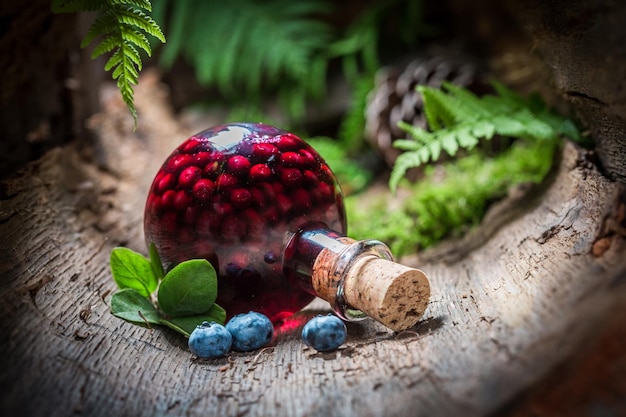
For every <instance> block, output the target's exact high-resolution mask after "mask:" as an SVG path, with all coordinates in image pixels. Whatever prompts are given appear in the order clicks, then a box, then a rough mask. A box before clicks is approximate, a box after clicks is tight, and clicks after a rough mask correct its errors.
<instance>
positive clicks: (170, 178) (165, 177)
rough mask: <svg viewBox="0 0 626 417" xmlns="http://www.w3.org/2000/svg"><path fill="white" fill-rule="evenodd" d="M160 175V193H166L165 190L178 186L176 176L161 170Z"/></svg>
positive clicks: (157, 181)
mask: <svg viewBox="0 0 626 417" xmlns="http://www.w3.org/2000/svg"><path fill="white" fill-rule="evenodd" d="M159 174H160V176H158V177H157V179H156V191H157V193H159V194H162V193H164V192H165V191H167V190H169V189H171V188H174V187H175V186H176V177H174V175H172V174H169V173H164V172H161V173H159Z"/></svg>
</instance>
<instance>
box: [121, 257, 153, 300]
mask: <svg viewBox="0 0 626 417" xmlns="http://www.w3.org/2000/svg"><path fill="white" fill-rule="evenodd" d="M111 272H112V273H113V280H114V281H115V283H116V284H117V286H118V287H119V288H120V289H124V288H133V289H135V290H137V292H139V294H141V295H142V296H144V297H150V294H152V292H154V290H156V288H157V285H158V279H157V277H156V275H155V274H154V272H153V271H152V266H151V264H150V261H149V260H148V259H146V258H145V257H143V256H142V255H141V254H139V253H137V252H135V251H133V250H131V249H128V248H122V247H118V248H114V249H113V250H112V251H111Z"/></svg>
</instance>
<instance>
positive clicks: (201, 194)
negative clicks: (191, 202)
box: [193, 178, 215, 201]
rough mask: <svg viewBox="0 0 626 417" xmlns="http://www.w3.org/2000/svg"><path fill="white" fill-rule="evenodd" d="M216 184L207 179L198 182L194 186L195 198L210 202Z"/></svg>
mask: <svg viewBox="0 0 626 417" xmlns="http://www.w3.org/2000/svg"><path fill="white" fill-rule="evenodd" d="M214 188H215V184H214V183H213V181H211V180H208V179H206V178H203V179H200V180H198V181H197V182H196V183H195V184H194V186H193V196H194V197H195V198H196V199H197V200H199V201H209V200H210V199H211V195H212V194H213V189H214Z"/></svg>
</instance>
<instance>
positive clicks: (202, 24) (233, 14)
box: [155, 0, 331, 114]
mask: <svg viewBox="0 0 626 417" xmlns="http://www.w3.org/2000/svg"><path fill="white" fill-rule="evenodd" d="M155 6H158V9H157V10H155V13H156V15H163V16H165V15H166V11H167V12H168V13H167V14H168V15H169V16H170V17H169V19H168V20H167V26H166V27H167V31H168V33H169V38H170V43H169V44H168V45H167V46H166V47H165V48H164V50H163V54H162V55H161V63H162V64H163V65H164V66H165V67H166V68H168V67H169V66H171V64H172V63H173V62H174V60H175V58H177V57H178V56H179V55H182V56H183V57H184V58H185V59H186V60H187V61H188V62H189V63H190V64H191V65H192V66H193V67H194V68H195V71H196V77H197V79H198V81H199V82H200V83H201V84H203V85H215V86H217V87H218V88H219V89H220V91H221V92H222V93H223V94H224V95H225V96H226V97H233V98H234V97H242V96H246V97H247V99H248V100H251V101H252V102H257V103H259V104H260V101H261V92H262V89H261V87H262V85H268V86H278V85H284V86H285V88H284V89H281V90H280V91H281V92H282V93H283V100H288V101H291V103H290V104H291V106H296V105H300V104H299V103H301V102H302V100H301V98H302V97H303V96H305V95H307V94H316V93H321V92H323V91H324V88H325V78H324V75H325V71H326V68H325V66H324V62H323V61H320V60H318V59H316V57H317V54H318V53H319V51H321V50H322V49H323V48H325V46H326V45H327V44H328V43H329V42H330V41H331V33H330V28H329V27H328V26H327V25H326V24H324V23H322V22H321V21H320V20H318V19H314V18H312V17H311V16H312V15H313V14H318V15H319V14H324V13H326V12H328V10H329V3H328V2H327V1H320V0H305V1H291V0H274V1H251V0H231V1H227V2H223V1H202V2H189V1H160V2H158V3H157V4H155ZM164 21H165V19H164ZM292 109H293V111H294V112H295V113H299V114H302V113H303V112H304V109H303V108H293V107H292Z"/></svg>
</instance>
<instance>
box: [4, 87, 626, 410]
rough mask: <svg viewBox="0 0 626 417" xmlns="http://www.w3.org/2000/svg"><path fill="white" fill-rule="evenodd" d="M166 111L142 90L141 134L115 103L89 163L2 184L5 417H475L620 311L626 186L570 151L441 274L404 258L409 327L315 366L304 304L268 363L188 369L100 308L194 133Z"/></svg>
mask: <svg viewBox="0 0 626 417" xmlns="http://www.w3.org/2000/svg"><path fill="white" fill-rule="evenodd" d="M165 99H166V97H165V94H164V93H163V90H162V89H161V88H160V87H159V86H158V84H157V82H156V80H154V79H153V80H150V76H149V75H144V76H143V79H142V84H141V86H140V87H139V88H138V90H137V108H138V109H139V112H140V117H141V124H140V128H139V129H138V130H137V131H136V132H133V131H132V121H131V119H130V116H129V115H128V113H127V110H126V109H125V107H124V105H123V103H121V101H120V100H119V99H118V98H117V95H115V94H113V95H111V98H110V99H108V101H107V102H106V103H105V105H104V108H105V111H104V113H103V114H100V115H98V116H96V117H94V118H93V119H92V120H91V121H90V126H91V128H92V129H93V130H94V132H95V133H96V135H97V136H98V137H100V138H101V139H102V140H101V141H100V144H101V148H99V150H98V152H97V154H91V155H90V154H86V153H85V152H84V151H81V150H80V149H79V148H78V147H76V146H73V145H70V146H67V147H64V148H59V149H56V150H54V151H52V152H49V153H48V154H47V155H46V156H45V157H44V158H43V159H41V160H40V161H38V162H37V163H34V164H32V165H30V166H29V167H28V169H27V170H26V171H24V172H22V173H21V175H19V176H17V177H15V178H13V179H12V180H10V181H5V182H4V183H3V188H2V198H1V200H0V204H1V206H0V233H1V235H2V236H3V239H2V242H1V243H0V271H1V273H2V277H3V279H2V283H1V287H0V299H1V300H2V302H1V306H2V313H3V314H2V320H1V322H0V338H1V339H0V340H1V342H2V344H1V348H0V349H1V350H0V357H1V358H2V361H3V362H2V369H3V373H2V376H1V377H0V387H1V392H2V396H1V403H0V410H1V412H2V415H4V416H12V415H18V414H19V415H29V416H30V415H33V416H38V415H42V416H43V415H46V416H65V415H70V414H72V413H75V414H85V415H90V416H99V415H103V416H104V415H133V416H154V415H207V414H209V415H248V416H282V415H285V416H287V415H289V416H327V415H346V416H382V415H397V416H416V415H424V416H427V415H428V416H432V415H437V416H456V415H469V416H478V415H485V414H489V413H492V412H494V411H495V410H497V409H498V408H499V407H501V406H502V405H503V404H505V403H506V402H507V401H509V400H510V399H511V398H513V397H514V396H515V395H516V394H518V393H519V392H520V391H522V390H523V389H525V388H526V387H528V386H530V385H531V384H533V383H534V382H536V381H537V380H539V379H540V378H542V377H543V376H544V375H546V374H547V373H548V372H549V371H550V370H551V369H552V368H554V366H556V365H557V364H559V363H560V362H562V361H563V360H564V359H565V358H567V357H568V356H569V355H571V354H572V353H573V352H575V351H576V349H577V347H579V346H580V345H581V343H583V342H584V341H585V340H586V339H587V338H590V337H593V336H594V334H595V332H596V331H597V330H598V329H599V328H601V327H602V323H603V322H604V320H606V318H607V317H609V316H610V315H611V314H616V312H621V313H623V312H624V308H623V305H624V301H625V300H626V290H625V288H626V286H625V285H624V284H625V281H624V273H625V272H626V261H625V259H626V258H625V257H624V254H625V247H626V246H625V241H624V236H623V232H624V229H623V222H624V211H625V203H626V192H625V190H624V186H623V185H622V184H620V183H616V182H612V181H610V180H608V179H607V178H605V177H604V176H603V175H601V174H600V173H599V172H598V170H597V169H596V167H595V166H594V164H593V163H592V160H591V154H590V152H589V151H586V150H583V149H580V148H578V147H577V146H575V145H572V144H567V145H565V146H564V148H563V152H562V157H561V160H560V161H559V163H558V168H557V169H556V170H555V172H554V174H553V176H552V178H551V179H550V181H548V183H547V184H546V185H545V187H544V188H543V189H540V190H533V191H532V193H526V194H524V196H523V198H519V199H517V200H515V201H516V204H515V205H516V206H517V207H518V210H516V211H514V212H513V215H510V213H511V211H510V210H504V212H505V213H509V214H508V217H507V222H506V225H505V226H503V227H502V228H500V229H498V230H495V231H492V232H491V233H490V238H489V239H488V240H486V241H485V242H483V243H482V244H481V245H479V246H477V247H476V248H475V249H473V250H470V251H469V252H468V253H466V254H463V255H462V256H461V257H460V258H459V257H457V259H455V262H453V263H446V262H445V261H443V260H445V259H451V258H450V257H448V258H446V257H442V256H440V255H441V251H439V252H433V253H431V255H428V254H427V253H426V254H424V256H422V257H421V258H420V257H417V258H413V259H406V260H405V261H407V262H408V263H410V264H414V265H416V266H419V267H420V268H422V269H423V270H425V271H427V273H428V274H429V275H430V278H431V284H432V291H433V294H432V299H431V302H430V305H429V308H428V310H427V312H426V315H425V316H424V318H423V320H421V322H420V323H419V324H418V325H417V326H416V327H415V328H414V329H412V330H410V331H405V332H401V333H393V332H391V331H389V330H388V329H386V328H384V327H383V326H382V325H379V324H377V323H375V322H373V321H365V322H359V323H350V324H349V326H348V328H349V338H348V341H347V343H346V345H345V347H343V348H342V349H340V350H339V351H337V352H334V353H329V354H320V353H316V352H314V351H312V350H310V349H308V348H305V347H304V346H303V344H302V343H301V341H300V340H299V337H298V331H299V329H300V327H301V325H302V324H303V322H304V320H306V319H307V318H309V317H311V316H312V315H313V314H316V313H317V312H319V310H326V309H327V307H326V306H325V305H324V304H323V303H321V302H315V303H314V304H312V305H311V306H310V307H309V308H308V309H307V310H305V311H303V312H302V313H299V314H298V315H296V316H295V317H294V318H293V319H292V320H291V321H289V322H288V323H287V325H285V326H283V327H282V328H281V329H280V330H279V332H278V335H277V337H276V338H275V340H274V341H273V343H272V347H271V348H267V349H264V350H262V351H259V352H253V353H249V354H243V353H233V354H231V355H229V356H228V357H227V358H223V359H216V360H205V361H201V360H195V359H193V358H192V355H191V354H190V353H189V352H188V350H187V349H186V346H185V339H184V338H183V337H181V336H179V335H178V334H175V333H173V332H172V331H170V330H168V329H162V328H155V329H145V328H141V327H137V326H133V325H131V324H128V323H126V322H124V321H122V320H119V319H117V318H115V317H114V316H112V315H111V314H110V312H109V308H108V302H109V299H110V295H111V293H112V291H114V290H115V284H114V283H113V281H112V279H111V275H110V271H109V269H108V256H109V253H110V250H111V249H112V248H113V247H114V246H116V245H125V246H128V247H130V248H132V249H135V250H140V251H143V252H145V244H144V242H143V237H142V214H143V204H144V198H145V195H146V193H147V189H148V187H149V184H150V181H151V180H152V177H153V175H154V173H155V172H156V170H157V168H158V166H159V164H160V163H161V161H162V160H163V159H164V158H165V156H166V155H167V154H168V153H169V152H170V150H171V149H173V148H174V147H175V146H176V145H177V144H178V143H179V142H180V141H182V140H183V139H184V138H186V137H187V136H188V135H189V133H191V132H188V131H186V130H185V129H184V128H183V127H181V126H180V125H178V124H177V123H176V121H175V120H174V119H173V117H172V115H171V113H169V112H168V111H166V110H164V109H167V105H166V103H165ZM102 166H106V167H108V168H107V169H106V170H104V169H102V168H101V167H102ZM512 198H513V197H512ZM495 213H496V214H493V216H495V217H499V215H498V214H497V211H496V212H495ZM494 221H495V222H497V219H492V220H490V221H489V222H490V223H491V222H494ZM433 254H434V255H433ZM435 255H437V256H435Z"/></svg>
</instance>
